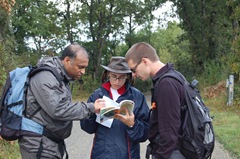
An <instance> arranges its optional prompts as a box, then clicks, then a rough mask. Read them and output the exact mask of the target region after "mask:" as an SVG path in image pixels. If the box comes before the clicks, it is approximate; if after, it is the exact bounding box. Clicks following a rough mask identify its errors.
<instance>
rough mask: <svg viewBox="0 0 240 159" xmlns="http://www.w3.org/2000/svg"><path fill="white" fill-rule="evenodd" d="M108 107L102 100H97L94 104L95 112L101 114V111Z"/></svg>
mask: <svg viewBox="0 0 240 159" xmlns="http://www.w3.org/2000/svg"><path fill="white" fill-rule="evenodd" d="M105 106H106V103H105V100H104V99H102V98H100V99H97V100H96V101H95V102H94V111H95V113H99V112H100V109H101V108H103V107H105Z"/></svg>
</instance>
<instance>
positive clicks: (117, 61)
mask: <svg viewBox="0 0 240 159" xmlns="http://www.w3.org/2000/svg"><path fill="white" fill-rule="evenodd" d="M101 66H102V67H103V68H104V69H105V70H104V72H103V75H102V86H101V87H100V88H98V89H96V90H95V91H94V92H93V93H92V94H91V96H90V97H89V99H88V102H94V101H95V100H97V99H98V98H102V97H103V96H107V97H109V98H111V99H112V100H114V101H116V102H118V103H119V102H121V101H122V100H125V99H129V100H132V101H134V103H135V106H134V110H133V113H128V112H127V110H126V115H116V116H115V119H108V120H105V121H103V122H101V121H100V117H99V115H98V114H97V115H96V114H94V115H92V116H91V117H90V118H88V119H85V120H82V121H81V128H82V129H83V130H84V131H86V132H87V133H90V134H92V133H95V137H94V141H93V146H92V151H91V159H102V158H104V159H108V158H109V159H140V142H144V141H146V139H147V129H148V112H149V108H148V106H147V102H146V99H145V97H144V95H143V93H141V92H140V91H139V90H137V89H136V88H134V87H133V86H131V84H132V83H133V81H134V80H133V77H132V72H131V70H130V69H129V67H128V65H127V63H126V62H125V58H124V57H120V56H115V57H112V58H111V60H110V63H109V65H107V66H104V65H101Z"/></svg>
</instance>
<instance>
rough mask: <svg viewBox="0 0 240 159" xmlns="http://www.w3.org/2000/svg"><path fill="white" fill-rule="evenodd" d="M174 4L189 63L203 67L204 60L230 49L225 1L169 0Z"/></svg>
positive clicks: (230, 33)
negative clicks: (189, 59)
mask: <svg viewBox="0 0 240 159" xmlns="http://www.w3.org/2000/svg"><path fill="white" fill-rule="evenodd" d="M172 2H173V3H174V5H176V6H177V13H178V14H179V17H180V19H181V27H182V29H184V30H185V31H186V36H185V37H186V38H187V39H188V40H189V42H190V52H191V54H192V63H193V65H194V66H196V69H197V68H198V70H199V71H200V72H201V71H204V63H206V62H207V61H211V60H214V61H216V62H217V63H221V58H222V57H224V56H226V55H227V54H228V53H229V52H231V50H230V46H231V45H230V42H229V39H231V35H232V30H231V23H230V21H229V18H228V14H227V7H226V1H225V0H220V1H206V0H187V1H186V0H172Z"/></svg>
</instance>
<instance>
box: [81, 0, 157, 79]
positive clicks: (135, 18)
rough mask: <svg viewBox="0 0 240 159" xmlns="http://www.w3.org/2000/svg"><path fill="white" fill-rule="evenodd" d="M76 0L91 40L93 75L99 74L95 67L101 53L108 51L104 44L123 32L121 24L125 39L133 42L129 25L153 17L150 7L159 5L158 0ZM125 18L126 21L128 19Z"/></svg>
mask: <svg viewBox="0 0 240 159" xmlns="http://www.w3.org/2000/svg"><path fill="white" fill-rule="evenodd" d="M80 2H81V3H82V6H81V7H82V8H81V10H80V18H81V21H82V23H83V24H84V26H86V27H85V33H86V34H87V38H88V39H90V40H91V42H92V43H93V44H92V46H93V48H92V51H91V59H92V61H93V63H92V64H93V68H92V69H93V70H92V72H94V74H93V78H94V79H96V77H99V70H98V67H99V65H100V63H101V60H102V57H105V55H104V54H108V52H109V51H108V50H109V47H108V46H107V44H114V45H115V44H118V42H114V41H116V40H118V39H117V37H120V39H119V40H121V35H124V34H126V30H125V24H128V26H129V28H128V29H127V30H128V31H129V32H127V34H128V35H129V36H128V37H129V38H130V39H127V38H126V42H127V43H128V45H129V46H130V44H132V42H133V41H132V40H131V36H132V33H133V31H134V29H135V28H134V27H133V26H134V25H135V26H139V25H142V24H145V22H146V19H149V17H153V16H152V13H151V11H152V9H156V8H157V7H158V6H159V5H160V0H155V1H151V3H150V2H149V1H134V0H131V1H129V0H97V1H96V0H90V1H89V0H81V1H80ZM127 19H129V20H130V21H129V22H128V20H127ZM147 22H149V20H148V21H147ZM112 46H113V45H112ZM114 47H115V46H114ZM110 49H111V48H110ZM104 51H106V52H104ZM106 57H108V56H106Z"/></svg>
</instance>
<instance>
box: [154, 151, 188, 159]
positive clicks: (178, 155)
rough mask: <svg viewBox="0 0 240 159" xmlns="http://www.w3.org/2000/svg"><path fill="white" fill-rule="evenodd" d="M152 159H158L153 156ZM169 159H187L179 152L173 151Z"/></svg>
mask: <svg viewBox="0 0 240 159" xmlns="http://www.w3.org/2000/svg"><path fill="white" fill-rule="evenodd" d="M152 159H158V158H157V157H156V156H152ZM169 159H186V158H185V157H184V156H183V154H182V153H181V152H180V151H179V150H175V151H173V153H172V155H171V156H170V157H169Z"/></svg>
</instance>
